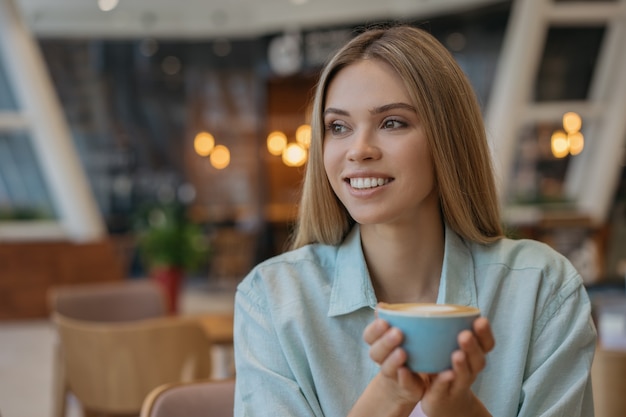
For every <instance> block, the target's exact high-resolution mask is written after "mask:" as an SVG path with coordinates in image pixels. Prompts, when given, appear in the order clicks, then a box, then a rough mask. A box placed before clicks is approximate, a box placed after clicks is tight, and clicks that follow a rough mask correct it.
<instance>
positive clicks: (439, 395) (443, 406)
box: [421, 317, 495, 417]
mask: <svg viewBox="0 0 626 417" xmlns="http://www.w3.org/2000/svg"><path fill="white" fill-rule="evenodd" d="M458 342H459V350H457V351H455V352H454V353H453V354H452V369H451V370H447V371H443V372H441V373H439V374H437V375H430V376H429V378H428V382H429V383H428V389H427V390H426V392H425V393H424V396H423V397H422V400H421V405H422V409H423V410H424V413H425V414H426V415H428V416H429V417H437V416H453V415H467V416H471V415H488V413H487V414H486V409H485V408H484V406H483V405H482V403H481V402H480V401H479V400H478V398H477V397H476V396H475V395H474V393H473V392H472V391H471V386H472V384H473V383H474V381H475V380H476V377H477V376H478V374H479V373H480V372H481V371H482V370H483V369H484V368H485V365H486V355H487V353H489V352H490V351H491V350H493V348H494V346H495V339H494V337H493V333H492V331H491V326H490V325H489V320H487V319H486V318H484V317H480V318H478V319H476V320H475V321H474V325H473V332H471V331H469V330H465V331H463V332H461V333H460V334H459V336H458Z"/></svg>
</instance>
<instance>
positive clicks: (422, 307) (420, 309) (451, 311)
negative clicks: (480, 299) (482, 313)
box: [379, 303, 479, 317]
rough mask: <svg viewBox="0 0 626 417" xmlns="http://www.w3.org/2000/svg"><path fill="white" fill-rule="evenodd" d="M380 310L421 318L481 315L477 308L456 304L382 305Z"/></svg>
mask: <svg viewBox="0 0 626 417" xmlns="http://www.w3.org/2000/svg"><path fill="white" fill-rule="evenodd" d="M379 308H380V309H383V310H386V311H387V312H389V313H390V314H394V313H397V314H403V315H411V316H421V317H437V316H466V315H476V314H478V313H479V310H478V309H477V308H476V307H471V306H462V305H456V304H434V303H400V304H387V303H380V305H379Z"/></svg>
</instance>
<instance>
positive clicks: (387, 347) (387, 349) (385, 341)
mask: <svg viewBox="0 0 626 417" xmlns="http://www.w3.org/2000/svg"><path fill="white" fill-rule="evenodd" d="M402 337H403V336H402V332H401V331H400V329H398V328H396V327H392V328H390V329H389V330H387V331H386V332H385V333H384V334H383V335H382V336H381V337H379V338H378V339H376V340H375V341H374V343H372V344H371V346H370V358H372V360H373V361H374V362H376V363H379V364H382V363H383V362H384V361H385V359H387V357H388V356H389V355H391V352H393V351H394V350H395V349H396V348H398V346H400V343H402ZM403 352H404V351H403ZM404 355H405V358H404V360H406V353H405V354H404ZM402 363H404V362H402Z"/></svg>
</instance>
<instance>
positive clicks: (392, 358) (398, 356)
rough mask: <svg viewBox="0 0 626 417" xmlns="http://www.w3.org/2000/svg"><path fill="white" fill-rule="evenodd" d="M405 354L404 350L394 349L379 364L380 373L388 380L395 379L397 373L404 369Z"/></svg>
mask: <svg viewBox="0 0 626 417" xmlns="http://www.w3.org/2000/svg"><path fill="white" fill-rule="evenodd" d="M405 362H406V352H405V351H404V349H401V348H395V349H394V350H393V351H392V352H391V353H390V354H389V355H387V356H386V357H385V359H384V360H383V361H382V362H381V363H380V372H381V373H382V374H383V375H385V376H386V377H388V378H392V379H397V378H398V371H399V370H400V369H402V368H403V367H404V363H405Z"/></svg>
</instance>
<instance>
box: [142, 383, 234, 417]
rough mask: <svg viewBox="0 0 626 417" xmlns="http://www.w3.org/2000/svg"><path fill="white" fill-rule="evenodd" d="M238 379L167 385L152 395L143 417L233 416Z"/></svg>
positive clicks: (146, 400) (145, 404) (143, 407)
mask: <svg viewBox="0 0 626 417" xmlns="http://www.w3.org/2000/svg"><path fill="white" fill-rule="evenodd" d="M234 403H235V380H234V379H226V380H205V381H194V382H181V383H172V384H165V385H162V386H160V387H158V388H155V389H154V390H152V391H151V392H150V394H148V396H147V397H146V399H145V400H144V403H143V406H142V408H141V416H140V417H182V416H184V417H232V416H233V408H234Z"/></svg>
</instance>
